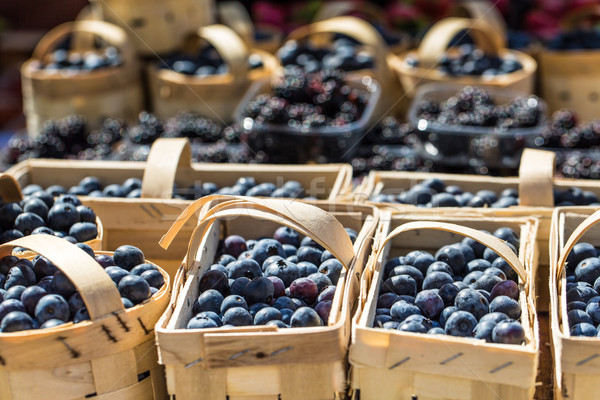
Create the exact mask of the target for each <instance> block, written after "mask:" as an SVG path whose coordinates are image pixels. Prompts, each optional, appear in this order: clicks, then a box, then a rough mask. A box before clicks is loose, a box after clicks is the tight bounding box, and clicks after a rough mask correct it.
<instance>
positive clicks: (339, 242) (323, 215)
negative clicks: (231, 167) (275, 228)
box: [160, 195, 354, 271]
mask: <svg viewBox="0 0 600 400" xmlns="http://www.w3.org/2000/svg"><path fill="white" fill-rule="evenodd" d="M212 201H221V202H220V203H218V204H217V205H215V206H214V207H212V208H210V209H209V210H208V211H207V212H206V213H205V214H204V215H203V216H202V218H201V219H200V220H199V221H198V225H197V226H196V229H195V230H194V232H193V234H192V237H191V239H190V244H189V246H188V252H187V256H186V271H188V270H189V268H190V267H191V265H192V264H193V255H194V253H193V252H194V251H197V249H198V247H199V245H200V242H201V240H202V238H203V237H204V235H205V234H206V232H207V231H208V229H209V228H210V226H211V225H212V224H213V223H214V222H215V221H216V220H217V219H219V218H230V217H239V216H250V217H253V218H257V219H262V220H268V221H273V222H276V223H279V224H282V225H285V226H288V227H290V228H292V229H295V230H296V231H298V232H300V233H302V234H304V235H306V236H309V237H311V238H312V239H314V240H315V241H316V242H317V243H319V244H320V245H321V246H323V247H324V248H325V249H326V250H329V251H330V252H331V254H333V255H334V257H335V258H337V259H338V260H340V262H341V263H342V264H343V265H344V267H345V268H348V267H349V266H350V263H351V261H352V259H353V258H354V248H353V245H352V241H351V240H350V237H349V236H348V234H347V233H346V231H345V230H344V227H343V226H342V224H340V222H339V221H338V220H337V219H336V218H335V217H334V216H333V215H331V214H330V213H328V212H326V211H324V210H322V209H320V208H318V207H315V206H312V205H309V204H306V203H302V202H299V201H295V200H283V199H263V198H252V197H244V196H219V195H212V196H206V197H203V198H201V199H198V200H196V201H195V202H194V203H192V204H191V205H190V206H189V207H188V208H187V209H185V210H184V211H183V213H182V214H181V215H180V216H179V218H178V219H177V221H175V223H174V224H173V226H171V228H170V229H169V231H168V232H167V233H166V234H165V236H163V238H162V239H161V241H160V245H161V246H162V247H163V248H165V249H166V248H168V247H169V245H170V244H171V242H172V241H173V239H174V238H175V236H176V235H177V233H178V232H179V230H180V229H181V227H182V226H183V225H184V224H185V223H186V221H188V220H189V218H191V216H193V215H194V214H195V213H196V212H197V211H198V210H200V209H201V208H202V207H204V206H205V205H206V204H208V203H210V202H212Z"/></svg>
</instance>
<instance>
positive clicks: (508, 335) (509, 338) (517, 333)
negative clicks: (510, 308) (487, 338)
mask: <svg viewBox="0 0 600 400" xmlns="http://www.w3.org/2000/svg"><path fill="white" fill-rule="evenodd" d="M492 339H493V341H494V343H505V344H521V343H523V341H524V340H525V331H524V329H523V327H522V326H521V324H520V323H518V322H517V321H502V322H499V323H498V324H497V325H496V327H495V328H494V330H493V331H492Z"/></svg>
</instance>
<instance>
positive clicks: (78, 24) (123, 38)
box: [32, 20, 136, 64]
mask: <svg viewBox="0 0 600 400" xmlns="http://www.w3.org/2000/svg"><path fill="white" fill-rule="evenodd" d="M77 33H91V34H94V35H96V36H99V37H101V38H102V39H104V40H106V42H107V43H109V44H111V45H113V46H115V47H116V48H118V49H119V50H120V51H121V55H122V57H123V62H124V63H126V64H130V63H133V62H134V61H135V60H136V55H135V49H134V47H133V44H132V43H131V41H130V40H129V38H128V37H127V33H126V32H125V31H124V30H123V29H121V28H119V27H118V26H116V25H113V24H110V23H108V22H104V21H96V20H83V21H75V22H65V23H64V24H60V25H58V26H57V27H56V28H54V29H52V30H51V31H50V32H48V33H47V34H46V35H44V37H43V38H42V39H41V40H40V41H39V43H38V44H37V46H36V47H35V50H33V56H32V57H33V58H34V59H37V60H43V59H44V58H45V57H46V56H47V55H48V53H50V52H51V51H52V50H54V47H55V46H56V45H58V44H59V43H60V41H61V40H62V39H64V38H66V37H67V36H69V35H71V34H77ZM91 43H92V41H88V44H90V45H91Z"/></svg>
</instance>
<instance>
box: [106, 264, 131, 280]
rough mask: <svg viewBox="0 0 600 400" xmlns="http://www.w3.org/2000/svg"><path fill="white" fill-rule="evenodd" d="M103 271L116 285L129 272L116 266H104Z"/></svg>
mask: <svg viewBox="0 0 600 400" xmlns="http://www.w3.org/2000/svg"><path fill="white" fill-rule="evenodd" d="M104 271H105V272H106V273H107V274H108V276H109V277H110V279H112V280H113V282H114V283H115V284H116V285H118V284H119V282H121V279H123V278H124V277H126V276H127V275H129V272H127V271H126V270H124V269H123V268H121V267H117V266H112V267H106V268H105V269H104Z"/></svg>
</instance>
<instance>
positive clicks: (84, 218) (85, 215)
mask: <svg viewBox="0 0 600 400" xmlns="http://www.w3.org/2000/svg"><path fill="white" fill-rule="evenodd" d="M76 209H77V212H78V213H79V221H80V222H89V223H92V224H94V225H95V224H96V213H95V212H94V210H92V209H91V208H89V207H86V206H83V205H82V206H77V208H76Z"/></svg>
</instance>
